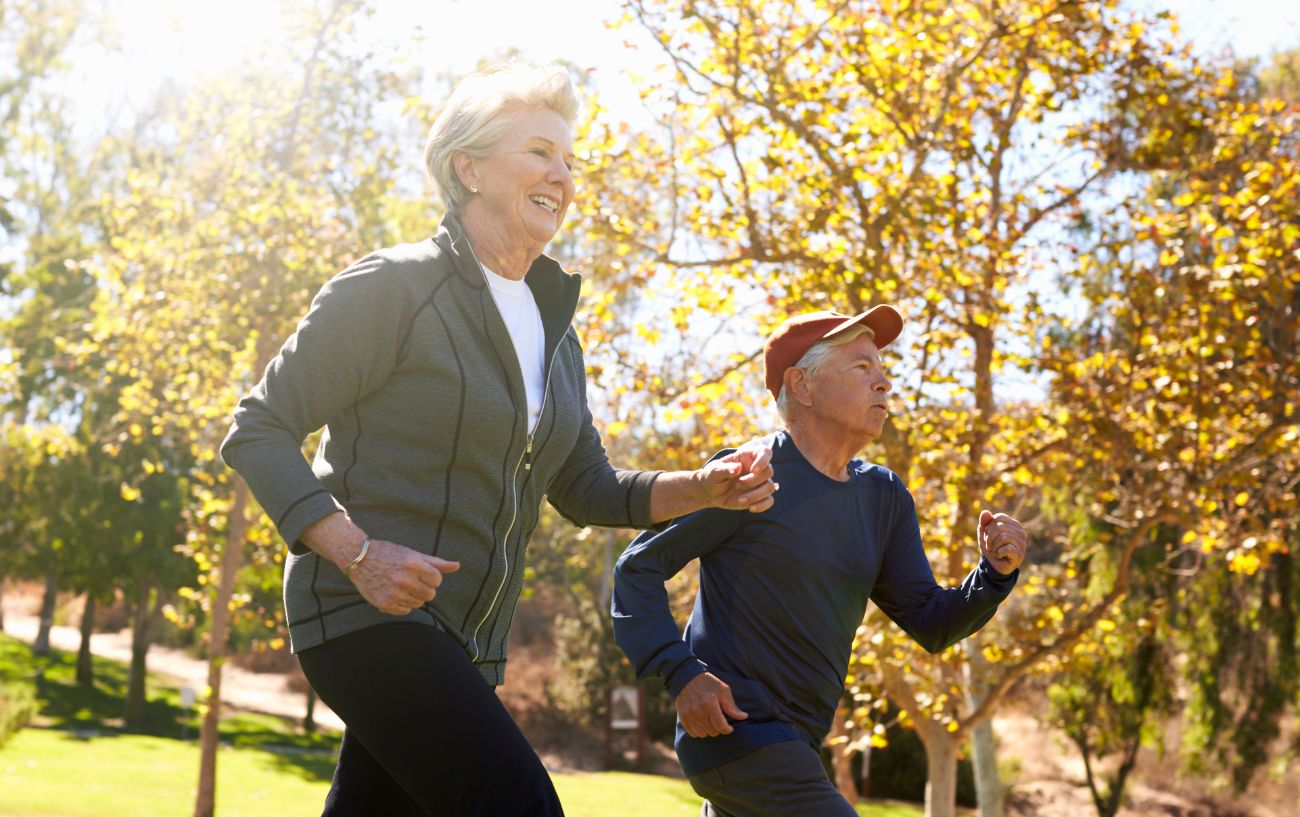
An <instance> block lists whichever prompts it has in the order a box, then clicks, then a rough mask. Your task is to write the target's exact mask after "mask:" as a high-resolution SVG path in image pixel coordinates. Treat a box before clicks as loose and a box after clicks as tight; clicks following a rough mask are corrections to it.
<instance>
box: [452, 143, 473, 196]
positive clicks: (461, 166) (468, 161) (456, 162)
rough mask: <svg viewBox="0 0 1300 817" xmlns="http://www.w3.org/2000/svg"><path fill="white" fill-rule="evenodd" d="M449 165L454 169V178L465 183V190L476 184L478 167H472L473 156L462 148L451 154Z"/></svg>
mask: <svg viewBox="0 0 1300 817" xmlns="http://www.w3.org/2000/svg"><path fill="white" fill-rule="evenodd" d="M451 166H452V167H453V168H455V170H456V178H458V179H460V183H461V184H463V185H465V189H466V190H472V189H475V187H476V186H477V185H478V169H477V168H475V167H474V157H473V156H470V155H469V154H468V153H466V152H465V151H463V150H458V151H456V152H455V153H453V154H451Z"/></svg>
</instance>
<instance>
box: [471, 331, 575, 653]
mask: <svg viewBox="0 0 1300 817" xmlns="http://www.w3.org/2000/svg"><path fill="white" fill-rule="evenodd" d="M563 343H564V336H563V335H561V336H560V342H559V343H557V344H555V350H554V351H553V352H551V360H550V363H548V364H547V366H546V382H545V383H544V384H543V386H542V402H541V404H540V405H539V406H538V408H537V421H536V422H535V423H534V424H533V427H532V428H531V429H530V430H529V432H528V440H527V442H526V443H525V444H524V453H523V455H522V456H521V457H520V458H519V462H516V463H515V470H514V473H513V474H511V476H510V490H511V491H513V492H514V498H513V500H512V502H511V513H510V524H509V525H508V526H507V527H506V534H505V536H504V537H502V539H501V558H502V561H503V563H504V568H505V569H504V571H502V574H501V584H500V586H498V587H497V591H496V593H495V594H494V595H493V596H492V602H491V603H490V604H489V605H488V607H487V610H485V611H484V612H483V618H482V619H480V620H479V623H478V624H477V625H476V626H475V627H474V632H473V633H472V634H471V635H470V643H472V644H473V645H474V660H475V661H477V660H478V659H479V657H480V656H482V654H483V650H482V649H481V648H480V647H479V643H478V634H479V630H482V629H483V625H484V624H486V623H487V620H488V618H490V617H491V616H492V611H493V610H494V609H495V608H496V606H497V602H498V601H500V600H501V593H502V592H503V591H504V590H505V589H506V585H508V584H509V583H510V534H511V533H512V532H513V531H514V529H515V522H516V521H517V520H518V519H519V468H520V466H523V467H524V470H525V471H531V470H533V461H532V456H533V438H534V437H535V436H536V435H537V429H538V427H539V426H541V424H542V414H543V413H545V411H546V398H547V397H548V396H549V395H550V393H551V373H552V372H553V371H555V358H556V356H557V355H559V353H560V346H561V345H563ZM511 345H512V346H513V342H512V344H511ZM524 391H525V393H526V392H527V387H525V389H524Z"/></svg>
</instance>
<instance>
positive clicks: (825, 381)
mask: <svg viewBox="0 0 1300 817" xmlns="http://www.w3.org/2000/svg"><path fill="white" fill-rule="evenodd" d="M809 388H810V389H811V390H812V414H813V416H814V417H815V419H816V421H817V423H818V424H819V425H822V426H823V427H827V426H829V427H830V428H831V429H842V433H843V434H845V435H850V436H854V437H858V436H862V437H867V438H869V439H872V440H874V439H876V438H878V437H879V436H880V435H881V433H882V432H883V431H884V430H885V420H887V419H888V418H889V410H888V409H887V408H886V404H887V399H888V395H889V391H890V389H892V388H893V384H892V383H890V382H889V378H888V377H886V376H885V370H884V368H883V367H882V366H881V364H880V352H879V351H878V350H877V349H876V343H875V341H873V340H872V339H871V338H870V337H869V336H867V335H860V336H858V337H856V338H854V339H853V340H851V341H849V342H848V343H846V344H844V345H843V346H838V347H836V348H835V351H834V353H832V354H831V356H830V358H828V359H827V361H826V363H825V364H824V365H823V366H822V367H821V368H820V369H819V370H818V371H817V373H816V374H815V375H813V377H812V379H811V381H810V383H809Z"/></svg>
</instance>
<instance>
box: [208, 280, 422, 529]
mask: <svg viewBox="0 0 1300 817" xmlns="http://www.w3.org/2000/svg"><path fill="white" fill-rule="evenodd" d="M385 263H386V262H385V261H384V260H383V259H381V258H379V257H377V256H369V257H367V258H365V259H362V260H361V261H359V262H357V264H355V265H354V266H352V267H350V268H349V269H347V270H345V271H344V272H342V273H340V274H339V275H337V276H335V277H334V278H333V279H331V280H330V281H329V282H328V283H326V284H325V286H324V287H322V288H321V290H320V292H318V293H317V294H316V297H315V298H314V299H313V301H312V304H311V308H310V309H309V310H308V312H307V315H306V316H305V317H304V318H303V319H302V321H301V322H300V323H299V324H298V328H297V330H296V331H295V332H294V333H293V334H292V335H290V336H289V339H288V340H286V341H285V342H284V346H282V347H281V349H280V352H279V354H277V355H276V356H275V358H274V359H273V360H272V361H271V363H270V364H269V365H268V366H267V367H266V372H265V373H264V374H263V375H262V379H261V380H260V381H259V382H258V383H257V385H255V386H254V387H253V388H252V390H251V391H250V392H249V393H248V394H247V395H246V396H245V397H244V398H243V399H242V400H240V401H239V405H238V406H237V407H236V408H235V412H234V415H233V418H232V423H231V426H230V431H229V433H228V434H227V435H226V439H225V442H223V443H222V445H221V458H222V459H223V460H225V462H226V464H227V465H229V466H230V467H231V468H233V469H235V470H236V471H238V472H239V474H240V476H242V477H243V478H244V480H245V481H246V482H247V483H248V487H249V489H250V490H251V491H252V492H253V496H255V497H256V498H257V501H258V502H259V503H260V504H261V505H262V507H263V508H264V509H265V510H266V512H267V514H268V515H269V516H270V518H271V520H272V521H274V522H275V525H276V528H277V529H278V530H279V531H280V535H281V536H282V537H283V538H284V540H285V541H286V542H287V543H289V545H290V549H291V550H292V551H293V552H294V553H304V552H306V550H307V548H306V546H305V545H303V544H302V543H301V542H299V541H298V537H299V536H300V535H301V534H302V532H303V530H304V529H306V528H307V527H308V526H309V525H311V523H313V522H315V521H316V520H318V519H321V518H322V517H324V516H327V515H329V514H331V513H333V512H335V511H339V510H343V506H342V505H341V504H340V503H339V501H338V500H337V499H336V498H335V497H333V496H332V495H330V493H329V491H327V490H326V489H325V487H324V486H323V485H322V484H321V482H320V481H319V480H318V479H317V478H316V475H315V474H314V473H313V472H312V469H311V467H310V466H309V465H308V463H307V460H306V459H305V458H304V456H303V452H302V441H303V440H304V439H305V438H306V436H307V435H308V434H310V433H311V432H313V431H315V430H316V429H318V428H320V427H321V426H322V425H324V424H325V423H326V422H328V421H329V420H330V418H332V417H334V416H335V415H336V414H337V413H338V412H340V411H342V410H344V409H345V408H346V407H347V406H349V405H351V404H352V403H355V402H356V401H357V400H359V399H360V398H361V397H363V396H364V395H366V394H368V393H369V392H371V391H374V390H375V389H377V388H379V387H380V386H381V385H383V383H384V382H385V381H386V380H387V379H388V377H389V375H390V374H391V372H392V370H393V367H394V366H395V365H396V362H397V354H398V344H399V342H400V339H399V332H400V329H399V327H400V326H402V325H404V324H405V323H406V322H405V321H404V320H402V316H401V315H399V314H395V310H397V309H400V308H401V307H400V305H399V303H400V301H399V299H398V298H397V297H395V295H397V294H398V293H394V292H393V290H394V289H400V287H396V286H394V281H393V280H392V277H391V276H388V275H382V274H379V270H381V269H382V268H383V267H384V265H385Z"/></svg>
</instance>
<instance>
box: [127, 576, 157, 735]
mask: <svg viewBox="0 0 1300 817" xmlns="http://www.w3.org/2000/svg"><path fill="white" fill-rule="evenodd" d="M153 605H154V592H153V588H152V587H150V586H149V582H148V581H146V580H145V579H140V580H139V581H137V582H136V588H135V609H134V610H133V611H132V615H131V668H130V671H129V672H128V673H127V681H126V718H125V720H126V727H127V728H128V729H134V728H138V727H141V726H143V725H144V721H145V706H146V705H147V704H148V702H149V699H148V692H147V690H146V687H145V678H146V674H147V672H148V657H149V643H150V633H149V623H150V620H151V619H152V618H153Z"/></svg>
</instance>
